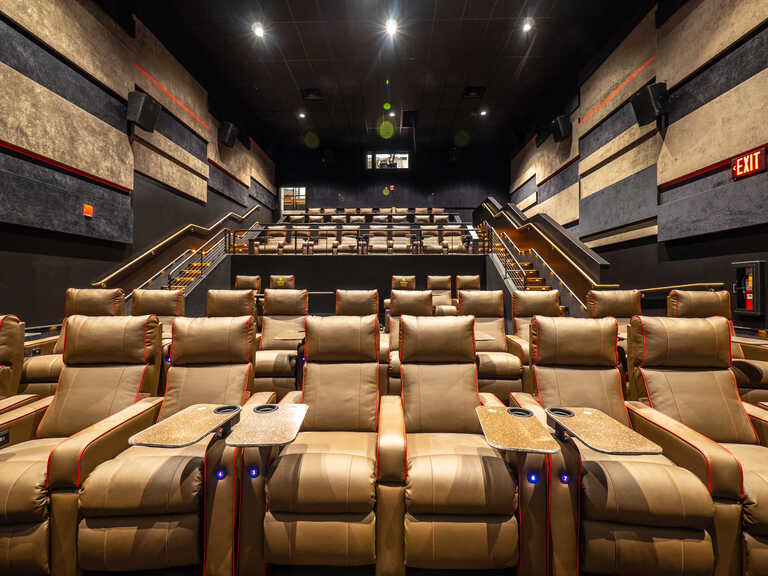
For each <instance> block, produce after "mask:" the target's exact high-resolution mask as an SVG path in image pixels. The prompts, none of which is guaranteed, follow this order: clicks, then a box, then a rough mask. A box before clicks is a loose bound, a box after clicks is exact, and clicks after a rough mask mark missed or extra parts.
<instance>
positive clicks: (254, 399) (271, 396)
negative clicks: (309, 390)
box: [243, 392, 294, 408]
mask: <svg viewBox="0 0 768 576" xmlns="http://www.w3.org/2000/svg"><path fill="white" fill-rule="evenodd" d="M293 393H294V392H289V394H293ZM276 400H277V394H275V393H274V392H254V394H253V395H252V396H251V397H250V398H248V400H247V401H246V402H245V404H243V408H245V407H246V406H261V405H262V404H274V403H275V401H276Z"/></svg>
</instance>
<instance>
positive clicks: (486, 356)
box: [477, 352, 523, 378]
mask: <svg viewBox="0 0 768 576" xmlns="http://www.w3.org/2000/svg"><path fill="white" fill-rule="evenodd" d="M522 373H523V367H522V364H521V362H520V358H518V357H517V356H515V355H514V354H508V353H506V352H478V353H477V375H478V377H480V378H520V376H521V375H522Z"/></svg>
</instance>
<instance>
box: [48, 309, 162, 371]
mask: <svg viewBox="0 0 768 576" xmlns="http://www.w3.org/2000/svg"><path fill="white" fill-rule="evenodd" d="M63 336H64V351H63V354H64V363H65V364H149V363H152V361H153V359H154V357H155V354H156V353H157V352H158V351H159V346H160V321H159V320H158V318H157V316H155V315H150V316H81V315H77V314H76V315H74V316H68V317H67V318H66V319H65V320H64V326H63Z"/></svg>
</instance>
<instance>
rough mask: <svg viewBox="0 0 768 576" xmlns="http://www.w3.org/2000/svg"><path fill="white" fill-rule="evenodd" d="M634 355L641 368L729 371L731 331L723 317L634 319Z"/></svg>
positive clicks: (631, 345)
mask: <svg viewBox="0 0 768 576" xmlns="http://www.w3.org/2000/svg"><path fill="white" fill-rule="evenodd" d="M631 327H632V330H631V334H630V342H629V347H630V356H631V357H633V358H634V359H635V360H634V361H635V362H636V363H637V364H638V365H639V366H647V367H650V366H678V367H686V368H728V367H729V366H730V365H731V332H730V324H729V322H728V320H726V319H725V318H723V317H722V316H711V317H709V318H668V317H659V316H633V317H632V323H631Z"/></svg>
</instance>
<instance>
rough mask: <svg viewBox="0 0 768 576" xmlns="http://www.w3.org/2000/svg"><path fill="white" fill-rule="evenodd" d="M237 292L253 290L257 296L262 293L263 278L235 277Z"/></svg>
mask: <svg viewBox="0 0 768 576" xmlns="http://www.w3.org/2000/svg"><path fill="white" fill-rule="evenodd" d="M235 290H253V291H254V292H255V293H256V294H259V293H260V292H261V276H241V275H240V274H238V275H237V276H235Z"/></svg>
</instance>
